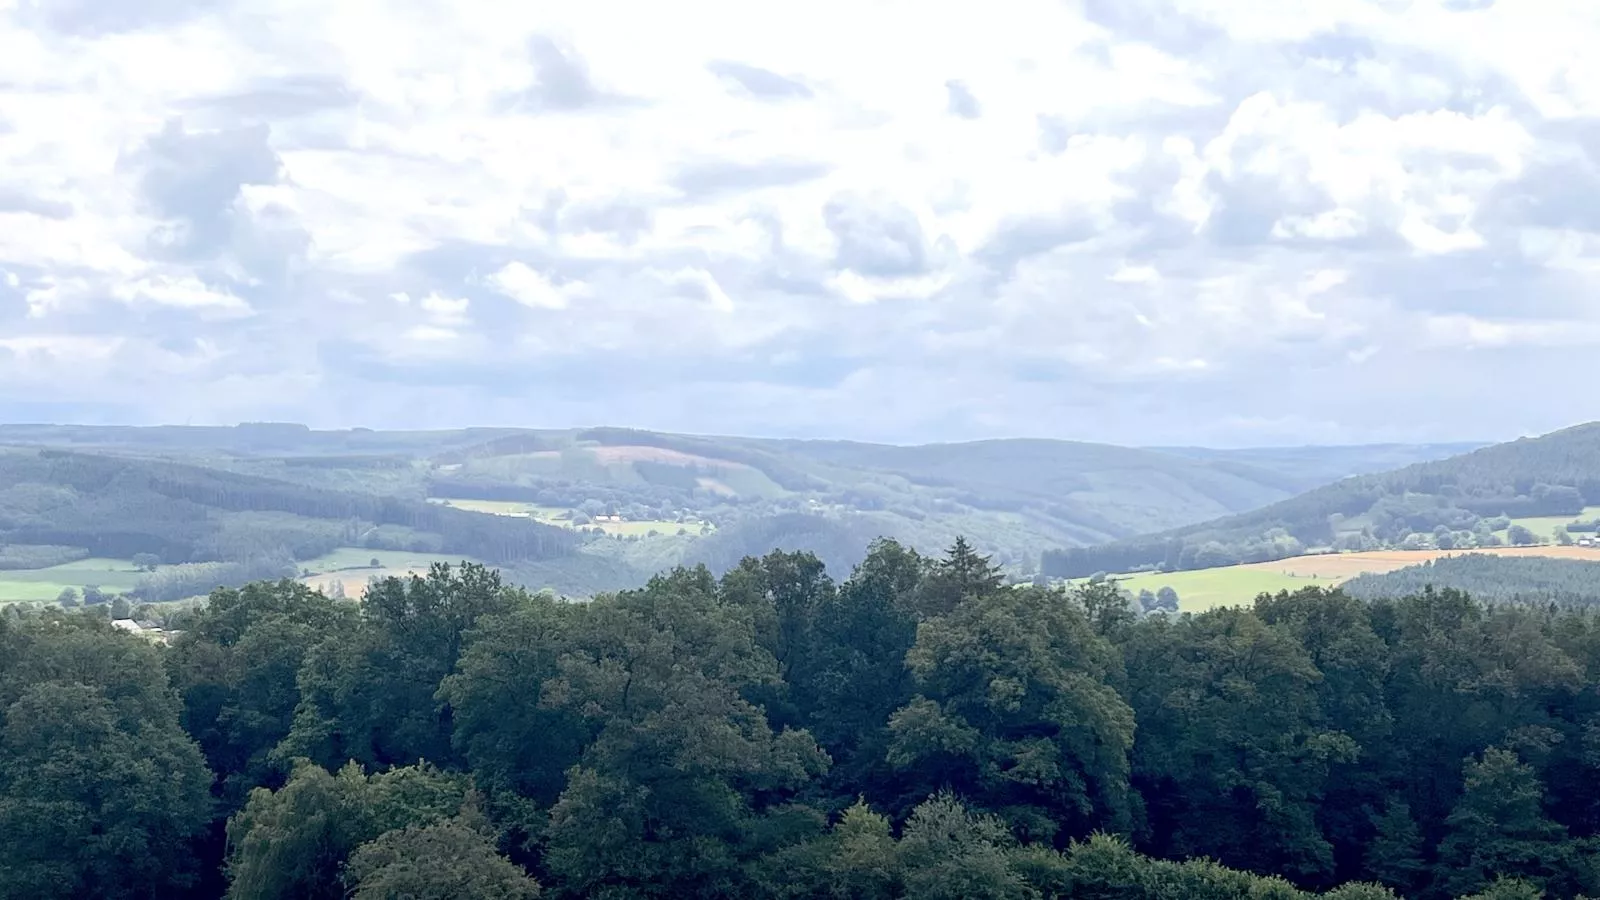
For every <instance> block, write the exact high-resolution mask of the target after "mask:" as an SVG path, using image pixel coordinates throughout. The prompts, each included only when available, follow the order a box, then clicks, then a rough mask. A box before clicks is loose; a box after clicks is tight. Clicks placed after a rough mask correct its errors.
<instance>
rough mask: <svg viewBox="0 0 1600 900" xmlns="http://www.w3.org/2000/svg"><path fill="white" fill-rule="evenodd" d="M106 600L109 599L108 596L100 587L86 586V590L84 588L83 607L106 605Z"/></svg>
mask: <svg viewBox="0 0 1600 900" xmlns="http://www.w3.org/2000/svg"><path fill="white" fill-rule="evenodd" d="M106 599H107V598H106V595H105V594H103V593H101V592H100V588H99V586H97V585H93V584H89V585H84V588H83V605H84V606H98V605H100V604H102V603H105V602H106Z"/></svg>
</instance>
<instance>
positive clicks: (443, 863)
mask: <svg viewBox="0 0 1600 900" xmlns="http://www.w3.org/2000/svg"><path fill="white" fill-rule="evenodd" d="M344 880H345V882H346V883H347V884H349V885H350V893H349V895H348V896H349V897H350V900H532V898H534V897H537V896H539V883H538V882H537V881H534V880H533V879H532V878H531V877H529V876H528V873H527V872H525V871H523V869H522V868H521V867H520V866H518V865H517V864H516V863H513V862H511V861H510V860H508V859H506V858H505V857H503V856H501V855H500V854H499V853H498V852H497V851H496V849H495V836H494V832H493V830H492V829H490V828H489V827H488V824H487V822H486V821H484V820H482V818H481V816H480V817H473V816H463V817H457V818H454V819H445V820H443V821H439V822H435V823H433V824H431V825H409V826H407V827H405V828H402V829H397V830H394V831H388V832H385V833H384V834H383V835H381V836H379V837H378V838H377V839H375V840H373V841H369V842H368V843H365V844H362V845H361V846H360V847H357V848H356V851H355V852H354V853H352V854H351V855H350V862H349V863H348V864H347V866H346V868H345V872H344Z"/></svg>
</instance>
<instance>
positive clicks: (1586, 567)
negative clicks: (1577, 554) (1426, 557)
mask: <svg viewBox="0 0 1600 900" xmlns="http://www.w3.org/2000/svg"><path fill="white" fill-rule="evenodd" d="M1430 587H1431V588H1436V589H1443V588H1454V589H1456V590H1459V591H1465V592H1467V593H1469V594H1471V595H1472V596H1473V597H1476V598H1477V599H1479V600H1483V601H1493V602H1502V603H1557V604H1563V605H1588V604H1594V603H1600V562H1589V561H1586V560H1577V559H1555V558H1551V557H1540V556H1499V555H1490V554H1487V553H1467V554H1463V555H1460V556H1448V557H1444V558H1442V559H1436V560H1431V561H1429V562H1425V563H1422V564H1421V565H1416V566H1407V567H1406V568H1404V569H1396V570H1395V571H1393V572H1386V573H1382V574H1367V575H1361V576H1358V577H1356V578H1352V579H1350V580H1349V581H1346V582H1345V583H1344V584H1342V585H1340V590H1342V591H1343V592H1344V593H1346V594H1349V595H1350V596H1352V597H1357V598H1361V599H1376V598H1379V597H1400V596H1406V595H1409V594H1415V593H1418V592H1420V591H1422V590H1425V589H1427V588H1430Z"/></svg>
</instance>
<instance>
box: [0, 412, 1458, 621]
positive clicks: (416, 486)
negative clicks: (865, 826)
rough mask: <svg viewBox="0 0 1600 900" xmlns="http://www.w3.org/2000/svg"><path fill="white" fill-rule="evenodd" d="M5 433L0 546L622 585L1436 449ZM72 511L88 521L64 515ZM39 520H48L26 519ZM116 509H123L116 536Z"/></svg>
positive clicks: (1201, 501) (1051, 521) (1060, 540)
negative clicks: (443, 564) (498, 570)
mask: <svg viewBox="0 0 1600 900" xmlns="http://www.w3.org/2000/svg"><path fill="white" fill-rule="evenodd" d="M6 446H9V447H10V448H12V449H10V450H9V451H0V452H3V453H4V456H3V457H0V467H3V466H10V467H11V470H6V469H3V468H0V479H4V480H0V489H3V491H0V514H4V515H10V516H11V517H12V520H9V521H10V522H11V524H9V525H8V524H7V521H8V520H0V541H5V542H9V543H11V544H18V545H23V544H31V545H41V546H42V545H46V544H48V545H50V546H67V547H74V548H79V550H75V551H74V552H80V551H81V552H87V553H93V554H95V555H105V556H113V557H126V556H127V554H128V553H131V552H144V551H150V552H156V553H158V554H161V555H162V556H163V558H167V557H170V558H172V559H181V560H183V561H186V562H188V561H195V560H198V559H205V560H208V561H209V560H213V559H233V558H236V557H239V556H241V555H245V554H246V553H247V552H248V553H257V552H258V550H257V549H256V548H257V546H258V545H260V546H264V547H267V548H279V547H282V548H283V549H284V550H285V551H286V552H287V553H288V555H289V556H290V557H292V558H294V559H305V558H308V557H314V556H316V555H317V554H319V553H326V552H328V551H329V550H330V549H332V548H333V547H335V546H347V545H352V544H353V545H355V546H358V547H359V546H375V548H377V549H403V550H425V549H430V548H431V549H432V550H433V551H435V552H438V553H441V554H446V555H448V554H461V555H468V556H472V557H474V558H480V559H485V560H488V561H491V562H494V563H496V564H498V565H502V566H504V567H505V568H506V569H507V571H508V572H510V573H512V574H513V575H514V576H516V577H517V578H519V580H524V581H525V582H526V583H528V584H530V585H531V586H535V587H546V586H548V587H552V588H555V589H556V590H559V591H563V592H567V593H574V594H584V595H587V594H592V593H594V592H596V591H600V590H610V589H617V588H622V587H628V586H632V585H636V584H638V583H641V582H642V581H643V580H644V579H645V578H647V577H648V576H649V575H650V574H651V573H653V572H656V571H659V570H661V569H662V568H666V567H669V566H671V565H675V564H678V563H689V564H693V563H699V562H704V563H706V564H708V565H711V566H713V567H714V568H722V567H726V566H727V565H730V564H732V562H734V561H737V559H739V558H740V557H742V556H744V555H747V554H760V553H764V552H766V551H768V550H771V549H773V548H774V547H784V548H789V549H811V550H814V551H815V552H817V553H818V554H819V555H820V556H822V557H823V558H824V560H825V561H827V562H828V563H829V566H830V568H831V569H833V570H835V571H838V572H841V573H842V572H843V571H847V570H848V567H849V566H851V565H852V564H853V563H854V562H855V561H856V560H858V559H859V558H860V555H861V554H862V553H864V552H865V547H866V545H867V543H868V541H869V540H870V539H871V538H874V537H879V536H886V537H892V538H895V539H897V540H900V541H902V542H904V543H907V544H910V545H912V546H915V547H918V548H919V549H923V550H926V551H937V550H939V549H941V548H943V547H946V546H948V545H949V544H950V543H951V542H952V541H953V540H954V539H955V537H956V536H957V535H965V536H967V537H968V538H969V539H970V540H971V541H972V542H973V543H974V545H975V546H976V547H978V548H979V549H980V550H981V551H982V552H984V553H987V554H992V555H994V556H995V557H996V559H997V561H999V562H1000V563H1002V564H1003V565H1004V566H1005V567H1006V568H1007V569H1008V570H1009V571H1011V572H1012V573H1013V574H1019V575H1021V574H1031V573H1032V572H1034V571H1036V570H1037V568H1038V564H1039V559H1040V555H1041V554H1042V553H1044V552H1045V551H1048V550H1051V549H1053V548H1058V547H1062V546H1086V545H1091V544H1098V543H1103V542H1107V541H1114V540H1118V539H1122V538H1126V537H1130V536H1133V535H1137V534H1141V533H1147V532H1151V531H1159V530H1161V529H1170V528H1174V527H1177V526H1183V525H1187V524H1190V523H1194V522H1200V521H1205V520H1208V519H1214V518H1216V517H1219V516H1225V515H1229V514H1234V513H1239V512H1242V511H1245V510H1250V509H1255V508H1258V507H1261V506H1263V505H1267V504H1270V503H1273V502H1276V501H1280V500H1283V499H1285V498H1287V497H1290V496H1292V495H1294V494H1296V493H1298V492H1300V491H1302V490H1304V489H1306V488H1308V487H1312V486H1314V485H1316V484H1320V483H1323V482H1325V481H1327V480H1330V479H1332V478H1336V477H1340V476H1342V475H1348V474H1354V473H1361V472H1370V471H1375V470H1377V469H1379V468H1382V467H1385V466H1390V465H1392V464H1393V463H1394V462H1395V461H1396V460H1402V461H1411V460H1414V459H1425V458H1430V456H1437V455H1441V454H1444V453H1446V452H1449V451H1450V450H1453V449H1455V448H1454V447H1453V446H1399V445H1381V446H1374V447H1370V448H1362V447H1334V448H1286V449H1281V450H1272V449H1267V450H1242V451H1239V450H1201V449H1195V448H1178V449H1170V450H1158V449H1139V448H1127V447H1115V446H1109V445H1103V444H1092V443H1082V442H1071V441H1053V440H992V441H976V442H969V443H954V444H932V445H922V446H893V445H882V444H866V443H856V442H845V441H801V440H782V439H764V438H744V437H725V436H692V435H675V434H664V433H658V432H648V431H639V430H633V429H623V428H588V429H564V430H549V429H546V430H536V429H509V428H482V429H466V430H458V431H438V432H379V431H369V430H365V429H354V430H345V431H317V430H312V429H309V428H306V427H304V426H301V425H293V424H275V423H257V424H246V425H240V426H234V427H181V426H170V427H152V428H134V427H91V426H56V425H13V426H0V447H6ZM41 451H47V452H48V453H51V454H62V455H60V456H58V457H55V458H56V459H57V460H58V462H57V463H55V469H54V470H52V471H50V472H42V470H39V469H38V467H39V466H40V465H41V463H40V462H39V460H42V459H45V458H46V455H45V454H42V453H41ZM66 459H73V460H77V463H75V464H74V465H76V466H82V467H87V468H86V470H90V469H92V470H94V471H96V472H100V471H102V470H104V473H107V474H104V482H105V484H106V485H107V486H108V490H109V491H110V493H109V494H107V495H105V496H103V497H102V496H99V495H97V494H96V493H95V489H94V487H93V484H92V483H91V482H92V479H89V480H87V481H86V480H85V479H88V476H87V475H85V476H82V477H79V476H78V475H73V474H71V472H70V471H69V470H71V469H72V468H73V467H72V466H70V465H67V464H66V463H63V462H59V460H66ZM91 459H93V460H97V461H98V462H96V463H94V464H93V465H92V466H91V465H90V464H89V463H88V462H87V461H88V460H91ZM24 463H26V465H24ZM28 466H32V467H33V468H32V469H27V467H28ZM119 467H120V468H119ZM24 469H27V471H24ZM113 472H115V473H120V474H110V473H113ZM154 473H166V474H163V475H160V476H159V477H157V475H156V474H154ZM174 473H179V474H174ZM95 477H101V476H99V475H97V476H95ZM74 479H76V480H74ZM119 479H122V480H119ZM124 482H126V483H124ZM172 483H178V484H185V485H189V484H202V483H203V484H207V485H209V487H207V488H206V489H205V491H202V492H201V493H199V494H194V493H192V492H191V494H182V493H181V492H180V493H179V494H178V495H176V496H174V495H173V489H170V488H169V487H164V485H170V484H172ZM151 485H156V487H152V486H151ZM269 485H270V486H271V487H270V490H269V489H268V488H267V487H266V486H269ZM63 490H65V491H66V493H61V491H63ZM195 490H197V491H198V490H199V489H198V488H195ZM261 496H271V497H274V498H276V499H273V500H271V501H268V500H262V499H259V497H261ZM242 497H250V498H255V499H249V500H245V499H240V498H242ZM318 498H320V499H318ZM426 501H433V502H432V503H429V502H426ZM73 504H77V506H74V505H73ZM86 504H87V505H86ZM96 504H98V505H96ZM451 506H455V507H457V508H456V509H450V508H449V507H451ZM79 507H81V508H82V509H84V510H90V509H93V510H95V511H96V512H95V513H94V514H92V515H91V514H89V513H84V514H82V515H80V514H78V513H75V512H72V509H76V508H79ZM472 510H479V512H472ZM485 511H488V512H496V513H499V514H500V515H498V516H489V515H484V514H483V512H485ZM86 517H87V518H86ZM162 517H165V518H162ZM437 517H444V518H437ZM463 517H466V518H463ZM508 518H509V519H516V518H525V519H532V520H533V521H532V522H522V523H512V522H506V521H503V520H505V519H508ZM485 519H489V520H496V519H498V520H501V521H499V522H498V523H497V524H493V525H484V524H483V521H484V520H485ZM158 520H160V521H158ZM352 521H353V522H357V523H366V524H365V525H364V526H362V528H364V529H365V530H362V529H357V527H356V526H354V525H349V524H348V523H349V522H352ZM51 522H55V523H57V524H58V525H59V526H60V527H59V528H56V529H55V530H56V531H58V532H60V533H54V532H52V531H51V529H50V528H48V527H46V526H47V524H49V523H51ZM91 522H97V523H99V524H97V525H93V526H92V527H91ZM129 522H132V523H136V524H135V525H134V526H133V527H132V531H131V532H128V533H123V532H124V531H125V530H126V529H123V527H122V526H123V524H124V523H129ZM137 523H144V524H137ZM469 524H470V525H471V528H474V529H485V528H487V529H505V528H517V527H521V528H529V527H533V526H540V527H543V528H544V529H545V530H543V531H537V530H536V531H525V532H518V534H521V535H523V537H519V538H517V539H516V540H523V539H526V538H527V535H534V534H542V535H548V534H558V535H560V537H561V542H559V543H558V544H557V545H552V546H553V547H555V548H556V549H555V550H553V551H551V552H546V551H545V550H536V551H533V552H523V551H522V550H520V549H514V547H515V546H516V545H515V541H513V549H506V548H501V549H495V548H494V547H493V546H489V545H491V544H493V543H494V542H495V541H497V540H509V539H508V538H505V537H504V534H510V533H511V532H504V533H502V532H501V531H498V530H497V531H494V535H495V536H494V537H490V536H489V535H488V534H487V533H482V534H480V533H478V532H472V533H470V534H468V533H467V532H466V531H465V530H469V529H468V525H469ZM556 528H559V529H560V530H559V531H556ZM119 529H121V530H119ZM352 529H356V530H352ZM157 535H159V536H160V537H159V538H158V537H156V536H157ZM39 542H45V543H44V544H40V543H39Z"/></svg>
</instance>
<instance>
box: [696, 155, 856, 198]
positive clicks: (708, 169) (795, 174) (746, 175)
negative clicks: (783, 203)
mask: <svg viewBox="0 0 1600 900" xmlns="http://www.w3.org/2000/svg"><path fill="white" fill-rule="evenodd" d="M829 168H830V167H829V166H828V164H827V163H822V162H816V161H811V160H802V159H786V158H783V157H778V158H774V159H766V160H759V161H753V162H745V161H738V160H702V161H699V162H695V163H691V164H689V165H686V166H684V167H683V168H681V169H679V170H678V171H677V172H676V173H675V174H674V176H673V178H672V185H673V186H674V187H676V188H677V189H678V190H679V191H681V192H683V193H684V194H685V195H686V196H688V197H689V198H691V199H699V200H704V199H713V198H716V197H719V196H727V195H729V194H736V193H741V192H745V191H753V190H760V189H762V188H774V187H788V186H791V185H796V184H801V183H804V182H807V181H815V180H817V179H819V178H821V177H823V176H824V175H826V174H828V171H829Z"/></svg>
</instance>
